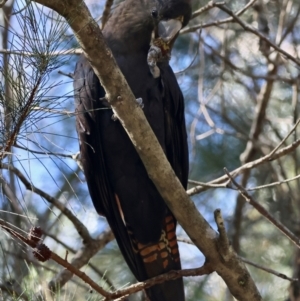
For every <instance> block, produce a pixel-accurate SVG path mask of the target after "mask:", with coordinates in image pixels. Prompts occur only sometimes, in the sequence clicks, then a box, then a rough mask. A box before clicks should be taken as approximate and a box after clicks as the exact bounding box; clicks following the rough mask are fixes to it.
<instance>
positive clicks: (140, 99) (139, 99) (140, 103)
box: [135, 97, 144, 109]
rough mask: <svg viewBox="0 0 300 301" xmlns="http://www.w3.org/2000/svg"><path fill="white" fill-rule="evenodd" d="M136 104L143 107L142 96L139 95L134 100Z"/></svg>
mask: <svg viewBox="0 0 300 301" xmlns="http://www.w3.org/2000/svg"><path fill="white" fill-rule="evenodd" d="M135 101H136V103H137V105H138V106H139V107H140V108H141V109H144V102H143V98H141V97H139V98H137V99H136V100H135Z"/></svg>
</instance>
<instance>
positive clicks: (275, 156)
mask: <svg viewBox="0 0 300 301" xmlns="http://www.w3.org/2000/svg"><path fill="white" fill-rule="evenodd" d="M299 145H300V139H298V140H296V141H294V142H293V143H292V144H290V145H288V146H287V147H285V148H282V149H281V150H280V151H277V153H275V154H273V155H272V156H270V154H267V155H266V156H264V157H262V158H259V159H257V160H254V161H251V162H249V163H246V164H244V165H242V166H240V167H239V168H237V169H235V170H233V171H231V172H230V175H231V176H232V177H233V178H234V177H236V176H237V175H239V174H241V173H242V172H245V171H247V170H250V169H253V168H254V167H257V166H259V165H262V164H264V163H266V162H269V161H272V160H276V159H278V158H280V157H282V156H285V155H286V154H288V153H290V152H292V151H294V150H295V149H296V148H297V147H298V146H299ZM227 181H228V177H227V176H226V175H224V176H222V177H219V178H217V179H215V180H213V181H210V182H208V183H207V184H206V185H205V186H201V185H200V186H196V187H193V188H190V189H188V190H187V194H188V195H190V196H191V195H195V194H198V193H200V192H203V191H205V190H207V189H208V188H210V187H209V186H208V185H211V184H213V185H215V184H220V183H224V182H227Z"/></svg>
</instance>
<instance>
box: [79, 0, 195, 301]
mask: <svg viewBox="0 0 300 301" xmlns="http://www.w3.org/2000/svg"><path fill="white" fill-rule="evenodd" d="M190 14H191V8H190V2H189V0H125V1H124V2H122V3H121V4H120V5H119V6H118V7H117V8H116V9H115V10H114V11H113V13H112V15H111V17H110V18H109V20H108V22H107V24H106V25H105V27H104V30H103V34H104V37H105V39H106V42H107V43H108V45H109V47H110V48H111V50H112V52H113V55H114V57H115V59H116V61H117V63H118V65H119V67H120V69H121V71H122V72H123V74H124V76H125V78H126V80H127V82H128V84H129V86H130V88H131V89H132V91H133V93H134V95H135V97H136V98H142V100H143V111H144V113H145V116H146V118H147V120H148V122H149V124H150V126H151V127H152V129H153V131H154V133H155V135H156V137H157V138H158V141H159V143H160V145H161V146H162V148H163V150H164V151H165V153H166V156H167V158H168V160H169V161H170V163H171V165H172V167H173V169H174V171H175V173H176V175H177V176H178V178H179V179H180V181H181V183H182V185H183V186H184V187H185V188H186V186H187V177H188V149H187V138H186V128H185V119H184V100H183V96H182V93H181V91H180V88H179V86H178V83H177V80H176V78H175V75H174V73H173V71H172V69H171V67H170V66H169V62H168V59H169V48H171V47H172V45H173V42H174V39H175V38H176V35H177V32H178V30H179V29H180V28H179V29H178V28H177V29H178V30H177V31H176V34H173V32H172V34H173V35H172V38H164V39H163V40H162V39H161V36H160V34H162V35H164V34H165V35H167V34H168V32H164V31H165V29H166V31H168V30H169V27H168V26H169V24H171V25H172V26H173V23H164V22H165V21H166V22H169V20H170V19H176V20H180V22H181V23H182V25H183V26H184V25H186V24H187V22H188V20H189V18H190ZM174 24H178V22H177V21H176V22H175V23H174ZM150 45H151V46H150ZM157 48H159V49H160V50H161V53H160V55H158V56H157V59H156V60H154V61H155V62H154V65H155V66H154V68H157V67H158V69H157V70H159V73H158V74H154V72H153V70H154V69H153V66H152V67H151V66H149V60H147V58H149V53H150V51H151V50H153V49H154V50H155V51H156V50H157ZM104 63H105V62H104ZM156 66H157V67H156ZM74 90H75V104H76V113H77V114H76V127H77V132H78V136H79V141H80V152H81V161H82V165H83V169H84V173H85V176H86V180H87V184H88V188H89V192H90V195H91V198H92V201H93V203H94V206H95V208H96V210H97V212H98V213H99V214H102V215H104V216H105V217H106V218H107V220H108V222H109V224H110V226H111V228H112V230H113V232H114V234H115V237H116V240H117V242H118V245H119V247H120V249H121V252H122V254H123V256H124V258H125V260H126V262H127V264H128V265H129V267H130V269H131V271H132V272H133V274H134V275H135V277H136V278H137V279H138V280H140V281H142V280H146V279H149V278H151V277H154V276H157V275H160V274H162V273H165V272H167V271H170V270H178V269H180V268H181V265H180V258H179V252H178V246H177V240H176V234H175V230H176V220H175V218H174V216H173V215H172V213H171V212H170V211H169V209H168V208H167V206H166V204H165V202H164V200H163V199H162V197H161V196H160V194H159V192H158V191H157V189H156V187H155V186H154V184H153V183H152V181H151V180H150V178H149V176H148V174H147V171H146V169H145V167H144V165H143V163H142V161H141V160H140V158H139V156H138V154H137V152H136V150H135V149H134V147H133V145H132V143H131V141H130V139H129V137H128V136H127V134H126V132H125V131H124V129H123V127H122V125H121V124H120V122H119V121H118V120H114V119H113V118H112V115H113V113H112V110H111V109H110V108H109V106H108V104H107V102H106V101H105V99H104V96H105V91H104V89H103V88H102V87H101V85H100V83H99V80H98V78H97V77H96V75H95V74H94V71H93V70H92V68H91V66H90V64H89V62H88V61H87V59H86V58H85V57H84V56H81V57H80V59H79V61H78V63H77V65H76V69H75V74H74ZM147 295H148V297H149V298H150V300H151V301H158V300H161V301H171V300H172V301H182V300H184V289H183V283H182V279H178V280H175V281H170V282H165V283H164V284H160V285H156V286H154V287H152V288H150V289H148V290H147Z"/></svg>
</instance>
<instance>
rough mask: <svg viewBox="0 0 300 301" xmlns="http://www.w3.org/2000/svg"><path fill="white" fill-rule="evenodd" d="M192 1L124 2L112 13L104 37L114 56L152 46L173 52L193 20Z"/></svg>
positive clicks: (139, 0)
mask: <svg viewBox="0 0 300 301" xmlns="http://www.w3.org/2000/svg"><path fill="white" fill-rule="evenodd" d="M190 1H191V0H125V1H124V2H121V4H120V5H119V6H118V7H117V8H116V9H115V10H114V11H113V12H112V15H111V17H110V19H109V20H108V22H107V25H105V27H104V34H105V37H106V39H107V41H108V42H109V45H110V46H111V48H112V49H113V51H114V52H117V51H119V52H122V51H123V52H124V51H125V52H126V51H136V50H139V51H140V50H141V49H143V51H145V52H146V53H147V51H148V49H149V46H150V44H151V45H153V44H154V45H156V46H158V47H159V48H161V50H162V53H164V52H170V50H171V48H172V45H173V43H174V41H175V39H176V37H177V35H178V33H179V31H180V29H181V28H182V27H183V26H185V25H186V24H187V23H188V21H189V19H190V17H191V3H190Z"/></svg>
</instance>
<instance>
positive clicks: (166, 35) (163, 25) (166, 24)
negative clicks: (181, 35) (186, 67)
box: [157, 18, 182, 44]
mask: <svg viewBox="0 0 300 301" xmlns="http://www.w3.org/2000/svg"><path fill="white" fill-rule="evenodd" d="M181 28H182V18H177V19H170V20H167V21H160V22H159V23H158V28H157V30H158V32H157V33H158V36H159V37H160V38H161V39H162V40H163V41H164V42H165V43H167V44H169V43H170V42H171V41H172V40H173V39H174V37H175V36H176V35H177V34H178V32H179V30H180V29H181Z"/></svg>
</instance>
